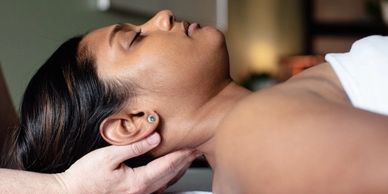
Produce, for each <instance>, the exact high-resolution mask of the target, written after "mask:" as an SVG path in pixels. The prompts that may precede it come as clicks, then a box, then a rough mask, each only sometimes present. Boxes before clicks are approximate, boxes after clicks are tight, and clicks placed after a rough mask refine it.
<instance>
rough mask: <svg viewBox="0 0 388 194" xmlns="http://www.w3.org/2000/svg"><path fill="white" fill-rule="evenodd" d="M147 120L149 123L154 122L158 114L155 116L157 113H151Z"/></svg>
mask: <svg viewBox="0 0 388 194" xmlns="http://www.w3.org/2000/svg"><path fill="white" fill-rule="evenodd" d="M147 121H148V122H149V123H154V122H155V121H156V116H155V115H149V116H148V117H147Z"/></svg>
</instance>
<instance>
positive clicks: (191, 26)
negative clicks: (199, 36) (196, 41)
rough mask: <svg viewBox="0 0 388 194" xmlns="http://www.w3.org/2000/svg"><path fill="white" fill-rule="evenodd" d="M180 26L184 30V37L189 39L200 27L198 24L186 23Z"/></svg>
mask: <svg viewBox="0 0 388 194" xmlns="http://www.w3.org/2000/svg"><path fill="white" fill-rule="evenodd" d="M182 25H183V29H184V32H185V34H186V36H189V37H191V35H192V34H193V33H194V31H195V30H196V29H197V28H199V27H200V25H199V24H198V23H189V22H186V21H183V22H182Z"/></svg>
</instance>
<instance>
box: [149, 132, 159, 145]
mask: <svg viewBox="0 0 388 194" xmlns="http://www.w3.org/2000/svg"><path fill="white" fill-rule="evenodd" d="M147 142H148V143H149V144H151V145H155V144H159V142H160V136H159V135H158V134H157V133H154V134H152V135H151V136H149V137H148V138H147Z"/></svg>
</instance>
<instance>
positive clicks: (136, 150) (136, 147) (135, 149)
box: [131, 144, 143, 155]
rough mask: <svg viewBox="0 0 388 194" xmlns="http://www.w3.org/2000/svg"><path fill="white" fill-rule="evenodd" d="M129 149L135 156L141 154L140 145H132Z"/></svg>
mask: <svg viewBox="0 0 388 194" xmlns="http://www.w3.org/2000/svg"><path fill="white" fill-rule="evenodd" d="M131 149H132V152H133V153H134V154H136V155H139V154H141V153H142V151H143V149H142V146H141V145H140V144H133V145H132V146H131Z"/></svg>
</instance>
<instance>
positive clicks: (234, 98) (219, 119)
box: [189, 82, 252, 166]
mask: <svg viewBox="0 0 388 194" xmlns="http://www.w3.org/2000/svg"><path fill="white" fill-rule="evenodd" d="M250 93H252V92H251V91H249V90H247V89H245V88H243V87H241V86H239V85H237V84H235V83H234V82H231V83H230V84H228V85H227V86H226V87H225V88H224V89H223V90H222V91H221V92H219V93H218V94H217V95H216V96H214V97H213V98H212V99H211V100H209V101H208V102H207V103H206V104H205V105H204V106H202V107H201V108H200V109H199V110H198V112H197V113H196V116H195V118H196V119H195V122H196V124H195V125H193V128H192V129H191V130H190V131H191V132H192V133H195V135H194V134H193V136H191V135H190V136H189V137H196V140H197V141H196V142H195V144H194V145H193V148H195V149H197V150H198V151H200V152H202V153H203V154H204V155H205V157H206V159H207V160H208V162H209V163H210V165H211V166H212V165H213V163H214V159H213V158H214V144H215V136H216V134H217V133H218V132H219V131H220V130H222V129H221V128H220V127H219V126H220V125H221V124H222V123H223V120H224V118H225V116H226V115H227V114H228V113H229V112H230V111H231V110H232V109H233V108H234V107H235V106H236V104H237V103H238V102H240V100H241V99H243V98H244V97H246V96H248V95H249V94H250Z"/></svg>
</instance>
